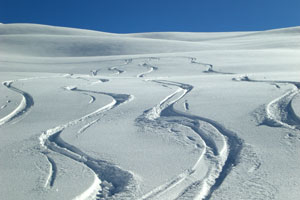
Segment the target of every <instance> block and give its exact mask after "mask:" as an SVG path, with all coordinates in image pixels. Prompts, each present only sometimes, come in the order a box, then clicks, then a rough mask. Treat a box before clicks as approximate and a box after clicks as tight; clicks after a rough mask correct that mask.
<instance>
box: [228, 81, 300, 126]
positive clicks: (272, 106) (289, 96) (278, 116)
mask: <svg viewBox="0 0 300 200" xmlns="http://www.w3.org/2000/svg"><path fill="white" fill-rule="evenodd" d="M233 80H235V81H247V82H261V83H270V84H273V85H275V86H276V87H277V88H280V87H279V85H278V84H279V83H284V84H292V85H293V86H294V88H293V89H292V90H290V91H288V92H286V93H285V94H283V95H282V96H280V97H278V98H276V99H274V100H273V101H271V102H270V103H268V104H267V105H266V107H265V116H263V118H264V119H263V121H262V122H261V124H262V125H267V126H271V127H280V126H281V127H285V128H289V129H293V130H295V129H297V130H300V117H299V116H297V115H296V114H295V112H294V110H293V108H292V105H291V104H292V101H293V99H294V97H295V96H296V95H297V94H299V93H300V82H293V81H273V80H252V79H250V78H249V77H248V76H244V77H241V78H238V79H237V78H234V79H233Z"/></svg>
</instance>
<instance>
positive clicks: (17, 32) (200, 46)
mask: <svg viewBox="0 0 300 200" xmlns="http://www.w3.org/2000/svg"><path fill="white" fill-rule="evenodd" d="M298 41H300V27H291V28H283V29H276V30H267V31H257V32H231V33H175V32H166V33H135V34H113V33H104V32H97V31H90V30H80V29H72V28H63V27H53V26H46V25H37V24H1V25H0V82H1V83H2V84H1V86H0V94H1V95H0V144H1V145H0V159H1V160H0V163H1V164H0V194H1V199H6V200H10V199H13V200H15V199H22V200H32V199H45V200H51V199H76V200H83V199H88V200H89V199H91V200H94V199H122V200H123V199H124V200H127V199H130V200H132V199H137V200H138V199H141V200H142V199H147V200H151V199H162V200H165V199H166V200H169V199H170V200H171V199H205V200H207V199H216V200H219V199H228V200H229V199H230V200H232V199H245V200H246V199H247V200H248V199H264V200H268V199H290V200H293V199H295V200H296V199H299V195H300V193H299V186H300V168H299V166H300V159H299V156H300V103H299V102H300V94H299V93H300V90H299V89H300V80H299V78H300V56H299V55H300V43H299V42H298Z"/></svg>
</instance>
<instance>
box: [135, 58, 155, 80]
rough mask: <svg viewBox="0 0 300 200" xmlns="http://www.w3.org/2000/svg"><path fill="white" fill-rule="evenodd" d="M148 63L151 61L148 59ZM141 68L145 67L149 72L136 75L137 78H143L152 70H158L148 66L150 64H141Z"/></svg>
mask: <svg viewBox="0 0 300 200" xmlns="http://www.w3.org/2000/svg"><path fill="white" fill-rule="evenodd" d="M149 61H151V59H150V58H149ZM141 66H143V67H147V68H149V70H148V71H146V72H142V73H140V74H138V75H137V76H136V77H137V78H143V77H145V75H146V74H150V73H151V72H153V71H154V70H158V67H155V66H152V65H150V64H148V63H143V64H142V65H141Z"/></svg>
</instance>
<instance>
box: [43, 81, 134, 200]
mask: <svg viewBox="0 0 300 200" xmlns="http://www.w3.org/2000/svg"><path fill="white" fill-rule="evenodd" d="M71 91H77V92H81V93H82V92H83V93H96V94H104V95H108V96H110V97H112V99H113V101H112V102H111V103H109V104H107V105H105V106H103V107H101V108H99V109H97V110H96V111H94V112H92V113H89V114H87V115H85V116H83V117H81V118H79V119H76V120H73V121H70V122H68V123H66V124H63V125H59V126H57V127H54V128H51V129H48V130H46V131H45V132H43V133H42V134H41V135H40V137H39V140H40V145H41V147H42V148H43V152H44V153H43V154H44V155H45V156H46V158H47V160H48V161H49V162H50V163H51V167H50V174H49V178H48V179H47V182H46V185H48V184H49V185H50V187H51V186H53V184H54V181H55V176H56V170H55V166H56V165H55V162H54V160H53V159H51V158H50V157H49V156H48V155H47V152H49V151H50V152H51V151H53V152H56V153H59V154H61V155H64V156H66V157H68V158H70V159H72V160H74V161H76V162H79V163H82V164H83V165H85V166H86V167H88V168H89V169H91V170H92V171H93V172H94V174H95V180H94V183H93V184H92V185H91V187H89V188H88V189H87V190H86V191H84V192H83V193H82V194H81V195H79V196H77V197H76V198H75V199H85V198H86V197H89V198H91V199H102V198H105V199H107V198H109V199H118V198H124V195H125V196H129V197H132V196H133V195H134V194H133V192H134V191H136V190H137V183H136V181H135V178H134V174H133V173H131V172H129V171H125V170H122V169H121V168H120V167H118V166H116V165H114V164H112V163H109V162H107V161H104V160H98V159H96V158H93V157H91V156H89V155H87V154H86V153H84V152H82V151H81V150H80V149H78V148H77V147H75V146H73V145H71V144H68V143H67V142H65V141H64V140H63V139H62V138H61V137H60V135H61V133H62V132H63V131H64V130H65V129H67V128H68V127H70V126H73V125H76V124H79V123H81V122H88V121H91V120H93V121H92V122H88V123H87V125H85V126H84V130H85V129H87V128H88V127H89V126H90V125H91V124H93V123H95V122H96V121H97V120H99V119H97V116H99V114H101V113H103V112H106V111H108V110H111V109H113V108H116V107H117V106H119V105H121V104H124V103H127V102H129V101H131V100H132V99H133V96H132V95H127V94H113V93H105V92H98V91H90V90H81V89H77V88H76V87H72V89H71ZM84 130H83V129H81V132H82V131H84Z"/></svg>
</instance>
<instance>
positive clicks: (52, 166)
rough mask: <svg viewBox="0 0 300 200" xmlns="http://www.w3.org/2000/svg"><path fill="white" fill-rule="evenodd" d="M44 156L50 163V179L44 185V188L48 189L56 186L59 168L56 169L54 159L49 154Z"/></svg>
mask: <svg viewBox="0 0 300 200" xmlns="http://www.w3.org/2000/svg"><path fill="white" fill-rule="evenodd" d="M43 155H45V156H46V158H47V160H48V162H49V175H48V178H47V180H46V183H45V185H44V187H47V186H48V185H49V186H50V187H53V185H54V180H55V178H56V174H57V167H56V163H55V162H54V160H53V159H52V158H50V157H49V156H48V155H47V153H43Z"/></svg>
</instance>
